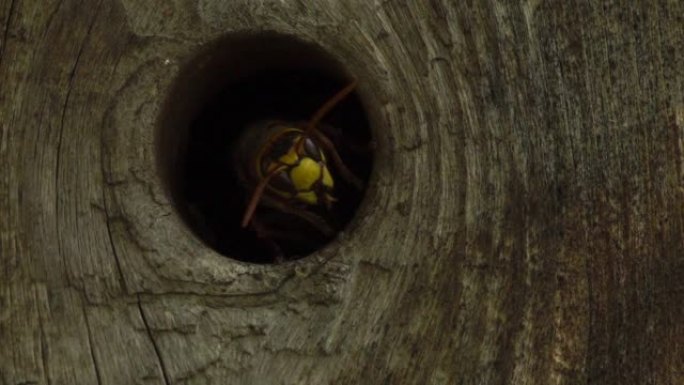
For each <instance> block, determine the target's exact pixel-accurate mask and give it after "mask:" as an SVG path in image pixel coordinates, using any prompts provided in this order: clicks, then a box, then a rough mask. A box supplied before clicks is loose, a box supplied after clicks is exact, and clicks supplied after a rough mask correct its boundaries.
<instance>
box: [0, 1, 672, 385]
mask: <svg viewBox="0 0 684 385" xmlns="http://www.w3.org/2000/svg"><path fill="white" fill-rule="evenodd" d="M469 3H471V4H469ZM682 15H684V3H683V2H681V1H667V0H662V1H646V0H644V1H633V2H620V3H616V2H603V1H593V0H592V1H587V2H581V3H579V4H575V3H574V2H569V1H538V0H529V1H507V2H504V1H475V2H467V1H447V0H430V1H428V0H424V1H423V0H420V1H419V0H413V1H408V0H395V1H371V0H316V1H304V0H282V1H277V0H234V1H222V0H174V1H161V0H93V1H90V0H88V1H85V0H82V1H76V0H59V1H58V0H40V1H38V0H23V1H22V0H0V384H2V385H9V384H53V385H54V384H96V383H97V384H142V383H145V384H167V385H168V384H243V385H247V384H254V385H257V384H259V385H261V384H266V385H269V384H292V385H295V384H339V385H341V384H350V385H351V384H430V385H447V384H585V383H589V384H616V385H617V384H620V385H622V384H663V385H664V384H682V383H684V306H682V304H683V303H684V258H683V257H682V256H683V255H684V242H683V241H684V239H683V236H682V231H683V230H684V215H683V214H684V206H683V202H684V197H683V191H684V190H683V184H684V166H683V159H684V156H683V155H682V153H683V151H684V150H683V144H682V143H683V139H682V137H684V23H683V22H682ZM260 31H271V32H275V33H278V34H283V35H289V36H294V37H296V38H298V39H301V40H303V41H307V42H313V43H315V44H316V45H318V46H320V47H322V49H324V50H325V51H326V52H328V53H330V54H331V55H333V56H334V57H335V58H337V60H339V61H340V62H341V63H342V64H343V65H344V66H345V68H346V69H347V70H348V71H349V72H350V73H352V74H353V75H354V76H355V77H356V78H357V79H358V80H359V86H358V89H359V94H360V95H361V97H362V99H363V101H364V104H365V107H366V109H367V110H368V113H369V117H370V120H371V123H372V126H373V132H374V140H375V142H376V143H377V152H376V163H375V169H374V172H373V175H372V177H371V182H370V187H369V191H368V194H367V197H366V200H365V202H364V203H363V205H362V208H361V210H360V211H359V214H358V217H357V219H356V220H355V221H354V222H353V224H352V225H351V227H350V228H349V229H347V231H345V233H344V234H343V235H342V236H340V238H339V239H338V240H337V241H335V242H334V243H333V244H331V245H330V246H329V247H327V248H325V249H323V250H322V251H320V252H318V253H316V254H314V255H312V256H311V257H308V258H305V259H302V260H299V261H297V262H294V263H286V264H280V265H249V264H245V263H241V262H236V261H233V260H231V259H229V258H226V257H224V256H221V255H219V254H217V253H216V252H214V251H213V250H212V249H210V248H209V247H207V246H205V245H204V244H203V243H202V242H201V241H200V240H198V239H197V238H196V237H195V236H194V235H193V234H192V232H191V231H190V230H189V229H188V228H187V226H186V225H185V223H184V222H183V220H182V219H181V218H180V216H179V215H178V213H177V211H176V210H175V209H174V207H173V201H172V199H171V198H170V196H169V194H168V192H167V188H166V187H165V185H164V183H163V178H164V176H163V175H162V174H163V173H162V172H160V167H161V166H160V162H162V160H160V155H159V151H158V147H159V143H158V135H159V133H160V132H162V130H165V129H168V127H167V126H165V123H164V122H167V121H168V117H169V116H174V117H177V118H178V120H177V121H176V124H177V125H178V127H183V125H184V124H187V123H188V122H187V121H186V120H187V119H189V118H190V117H191V115H192V114H191V112H192V111H191V110H192V108H196V107H197V103H199V102H198V100H199V99H197V98H201V97H202V95H200V94H197V93H193V92H192V90H191V89H190V91H188V93H187V95H186V94H184V93H182V89H183V88H182V87H181V88H178V85H179V84H181V83H182V82H181V81H180V80H179V79H180V78H181V75H182V74H184V73H185V74H190V75H188V76H191V77H192V76H199V77H200V79H199V80H198V81H202V79H201V74H202V73H203V71H206V70H207V69H206V67H205V64H207V63H209V62H211V57H212V56H211V55H212V52H214V53H215V54H219V53H218V51H212V49H214V48H216V47H220V45H216V44H218V43H216V42H220V41H222V39H224V38H225V37H226V36H229V35H231V34H240V33H255V32H260ZM200 52H205V53H206V54H205V55H206V56H201V55H200V56H198V55H199V53H200ZM225 54H228V55H230V54H233V53H230V52H229V53H225ZM234 54H235V55H238V54H239V53H237V52H236V53H234ZM197 57H200V58H202V57H205V58H206V59H207V62H203V61H202V60H199V61H198V60H195V59H196V58H197ZM192 66H194V67H192ZM193 74H195V75H193ZM196 74H199V75H196ZM204 80H205V81H206V80H207V79H204ZM209 80H211V79H209ZM179 82H181V83H179ZM210 83H211V82H210V81H207V82H206V84H210ZM187 84H189V85H188V87H191V84H190V83H187ZM202 84H204V83H202ZM179 90H181V91H179ZM172 92H174V93H178V92H181V93H180V94H174V95H171V93H172ZM183 98H187V100H188V104H187V108H188V110H187V111H184V110H183V108H184V107H183V104H182V103H181V104H178V103H176V104H174V106H176V107H175V109H173V110H171V109H169V104H168V103H169V100H172V99H173V100H176V101H178V100H182V99H183ZM200 102H201V100H200ZM169 114H170V115H169ZM183 119H186V120H183Z"/></svg>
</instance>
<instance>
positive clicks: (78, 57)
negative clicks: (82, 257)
mask: <svg viewBox="0 0 684 385" xmlns="http://www.w3.org/2000/svg"><path fill="white" fill-rule="evenodd" d="M101 5H102V1H100V2H99V3H98V5H97V8H96V9H95V13H94V15H93V19H92V20H91V21H90V24H89V26H88V31H87V32H86V34H85V36H84V37H83V41H81V44H80V46H79V49H78V53H77V54H76V60H74V65H73V66H72V68H71V72H70V73H69V81H68V83H67V92H66V97H65V98H64V104H63V105H62V115H61V118H60V127H59V136H58V139H57V154H56V159H55V213H57V218H58V220H57V221H55V223H56V232H57V241H58V242H60V240H61V239H62V234H61V233H62V232H61V226H60V223H59V213H60V205H59V199H60V194H59V191H60V188H59V172H60V163H61V159H62V142H63V139H64V126H65V122H66V113H67V108H68V106H69V100H70V99H71V92H72V91H73V88H74V78H75V77H76V71H77V70H78V65H79V63H80V61H81V56H82V55H83V51H84V50H85V46H86V44H87V43H88V41H89V39H90V36H91V33H92V31H93V27H94V26H95V21H97V16H98V15H99V13H100V6H101ZM57 253H58V255H59V257H60V259H61V260H62V261H63V260H64V256H63V253H62V248H61V246H60V245H58V247H57Z"/></svg>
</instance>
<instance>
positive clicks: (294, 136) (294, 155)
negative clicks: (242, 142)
mask: <svg viewBox="0 0 684 385" xmlns="http://www.w3.org/2000/svg"><path fill="white" fill-rule="evenodd" d="M302 133H303V131H302V130H300V129H297V128H288V129H285V130H283V131H281V132H279V133H277V134H275V135H274V139H273V141H272V142H271V143H270V145H269V146H266V147H268V148H265V149H264V150H263V151H262V152H261V153H260V154H259V156H258V158H257V170H258V174H259V175H260V177H262V178H263V177H264V176H265V175H267V174H270V173H271V172H273V171H275V170H277V169H281V171H279V172H278V173H277V174H276V175H275V176H274V177H273V178H272V179H271V181H270V182H269V184H268V188H269V190H270V191H273V192H274V193H276V194H278V195H279V196H281V197H284V198H294V199H297V200H299V201H300V202H303V203H306V204H308V205H319V204H325V205H329V204H330V203H332V202H333V201H334V200H335V199H334V198H333V196H332V195H331V193H332V190H333V187H334V181H333V178H332V175H331V174H330V171H329V170H328V166H327V164H326V159H325V154H324V153H323V151H322V150H321V148H320V147H318V146H317V145H316V143H315V142H314V141H313V140H312V139H311V138H305V137H303V136H302Z"/></svg>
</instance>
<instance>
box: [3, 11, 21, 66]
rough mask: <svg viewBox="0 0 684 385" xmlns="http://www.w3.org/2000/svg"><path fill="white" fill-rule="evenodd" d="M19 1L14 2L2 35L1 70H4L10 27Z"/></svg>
mask: <svg viewBox="0 0 684 385" xmlns="http://www.w3.org/2000/svg"><path fill="white" fill-rule="evenodd" d="M16 3H17V0H12V2H11V3H10V7H9V13H8V14H7V21H6V22H5V30H4V31H3V33H2V45H1V46H0V68H2V59H3V57H5V48H6V47H7V39H8V38H9V30H10V25H11V24H12V15H14V8H15V5H16Z"/></svg>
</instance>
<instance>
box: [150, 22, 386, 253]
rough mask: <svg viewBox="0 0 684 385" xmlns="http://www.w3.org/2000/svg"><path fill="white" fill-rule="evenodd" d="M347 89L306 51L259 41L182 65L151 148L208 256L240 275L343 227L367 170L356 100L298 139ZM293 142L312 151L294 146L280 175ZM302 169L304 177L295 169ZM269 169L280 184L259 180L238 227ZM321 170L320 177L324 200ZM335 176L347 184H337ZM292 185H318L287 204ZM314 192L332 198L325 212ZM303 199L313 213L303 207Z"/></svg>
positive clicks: (317, 244) (293, 43)
mask: <svg viewBox="0 0 684 385" xmlns="http://www.w3.org/2000/svg"><path fill="white" fill-rule="evenodd" d="M353 79H354V78H353V76H351V75H350V74H348V73H347V72H346V71H345V70H344V68H343V67H342V66H341V64H340V63H339V62H338V61H336V60H335V59H334V58H333V56H332V55H330V54H328V53H326V52H324V51H323V50H322V49H321V48H319V47H318V46H316V45H314V44H312V43H307V42H304V41H302V40H299V39H296V38H294V37H291V36H284V35H278V34H270V33H269V34H264V33H262V34H257V35H253V34H245V35H234V36H230V37H228V38H226V39H224V40H222V41H220V42H217V43H216V44H214V45H212V46H211V47H209V48H208V49H206V50H205V51H204V52H202V53H200V54H199V55H197V56H196V57H195V58H194V59H193V60H192V61H191V62H189V63H188V64H187V65H185V67H184V68H183V70H182V71H181V74H180V76H179V78H178V79H177V80H176V81H175V85H174V87H173V90H172V93H171V96H170V97H169V100H168V101H167V104H166V107H165V109H164V111H163V115H162V119H161V120H160V127H159V132H158V135H157V139H158V146H159V154H158V155H159V156H158V159H159V168H160V172H161V175H162V178H163V180H164V181H165V183H166V185H167V188H168V190H169V193H170V194H171V197H172V199H173V201H174V204H175V206H176V208H177V211H178V212H179V214H180V215H181V217H182V218H183V219H184V221H185V222H186V223H187V225H188V226H189V227H190V228H191V229H192V231H193V232H194V233H195V234H196V235H197V236H198V237H199V238H201V239H202V240H203V241H204V242H205V243H206V244H207V245H209V246H211V247H212V248H214V249H215V250H216V251H218V252H219V253H221V254H223V255H226V256H229V257H231V258H235V259H238V260H242V261H246V262H252V263H273V262H281V261H286V260H293V259H297V258H301V257H304V256H306V255H308V254H311V253H312V252H314V251H316V250H318V249H320V248H321V247H323V246H324V245H326V244H327V243H329V242H330V241H331V240H332V239H334V237H335V235H336V234H337V233H338V232H339V231H340V230H342V229H344V228H345V227H346V226H347V224H348V223H349V221H350V220H351V219H352V217H353V216H354V213H355V211H356V209H357V208H358V206H359V204H360V202H361V200H362V198H363V195H364V188H365V187H363V186H366V185H367V182H368V177H369V175H370V170H371V168H372V164H371V163H372V152H371V146H370V143H371V132H370V128H369V123H368V119H367V116H366V113H365V111H364V109H363V106H362V103H361V100H360V98H359V96H358V94H357V93H356V92H355V91H352V92H351V93H350V94H348V95H347V96H346V97H344V98H343V99H342V100H341V101H340V102H339V103H337V104H336V105H335V107H334V108H333V109H332V110H330V111H329V113H327V114H325V115H324V117H323V118H322V120H321V121H320V124H318V125H316V126H315V130H316V132H315V133H314V134H315V135H310V136H306V135H304V134H303V133H302V131H298V130H303V129H305V127H306V126H307V122H309V121H310V120H311V118H312V116H313V115H314V113H315V112H316V111H317V110H318V109H319V108H321V106H323V105H324V104H325V103H326V102H327V101H329V100H330V99H331V98H332V97H333V96H334V95H336V94H337V93H338V92H340V90H342V89H344V88H345V87H347V86H348V85H350V84H351V83H352V81H353ZM292 129H294V130H292ZM286 131H287V132H288V133H285V132H286ZM304 138H311V139H312V140H313V144H314V146H313V149H312V150H311V151H309V150H307V149H306V148H305V147H306V146H303V145H300V146H298V147H296V148H295V150H294V151H295V154H297V159H296V160H295V161H294V162H292V161H290V160H288V161H286V162H285V163H283V159H284V158H282V157H280V155H282V154H285V153H287V152H288V151H292V150H293V147H292V144H293V143H297V144H304V143H305V142H306V141H305V140H304ZM325 138H327V139H329V141H330V143H332V148H330V146H326V145H325V143H324V142H325ZM307 144H309V143H307ZM333 149H334V150H335V151H336V152H337V153H338V154H339V159H341V161H342V162H341V163H342V165H340V164H339V163H338V162H335V156H334V154H333V152H334V151H333ZM259 151H262V152H261V154H262V155H261V157H260V158H259V159H261V163H262V166H261V168H259V167H260V166H259V165H257V163H259V162H258V161H256V160H255V159H257V158H258V156H257V155H256V154H258V153H259ZM318 151H322V154H323V155H322V156H320V152H318ZM304 158H309V159H307V160H306V161H304V160H303V159H304ZM311 160H313V161H314V163H311V162H310V161H311ZM307 162H308V163H307ZM305 163H306V164H307V165H308V166H307V167H308V168H303V167H300V166H302V165H303V164H305ZM312 164H313V165H314V167H313V168H312V166H311V165H312ZM278 167H279V170H282V172H277V173H276V174H274V175H275V176H273V178H272V179H270V180H269V182H268V183H267V185H266V188H265V189H264V190H263V194H262V196H261V198H260V199H258V200H257V201H258V204H257V206H256V207H257V208H256V211H255V212H254V215H253V216H252V217H251V218H249V223H248V225H247V226H246V227H243V226H242V222H243V219H244V216H245V212H246V209H247V206H248V203H249V202H250V200H251V199H253V198H254V197H253V194H254V193H255V190H256V189H257V186H258V183H259V181H261V180H262V179H263V178H264V177H265V175H268V171H270V170H273V169H274V168H278ZM322 167H325V168H326V169H328V170H329V171H330V174H331V176H332V179H333V187H332V190H331V191H330V186H329V185H330V183H329V181H328V182H326V183H324V178H323V177H322V176H323V174H324V171H323V168H322ZM344 167H346V168H347V169H348V170H349V171H350V172H351V173H350V174H352V176H353V177H349V176H347V177H345V176H346V175H348V174H346V173H343V172H342V171H343V168H344ZM295 168H297V169H298V171H294V170H295ZM257 171H258V172H257ZM259 172H261V173H260V174H259ZM283 172H284V175H283ZM293 173H305V174H306V175H309V176H311V175H318V176H319V177H318V178H317V179H316V181H315V182H314V185H313V187H312V188H311V189H310V190H307V191H309V192H307V191H304V192H305V193H306V194H302V195H300V196H299V198H298V197H296V196H295V197H293V195H294V194H296V191H298V189H299V191H302V186H303V185H302V184H301V183H300V184H299V185H298V187H295V189H292V187H293V185H294V184H296V183H294V182H293V180H295V179H296V178H295V177H294V175H295V174H293ZM311 173H313V174H311ZM316 173H318V174H316ZM281 177H284V178H282V179H283V180H277V179H280V178H281ZM354 177H355V178H357V179H358V180H360V181H361V188H359V187H357V186H358V183H354ZM304 179H305V180H306V178H304ZM297 180H299V179H297ZM293 183H294V184H293ZM326 189H327V190H326ZM304 190H306V189H304ZM324 190H326V191H328V192H330V194H328V195H329V196H331V197H332V198H331V199H330V201H329V202H328V203H329V204H328V205H325V204H322V201H324V200H328V198H327V197H326V195H325V193H324ZM312 192H313V194H314V195H315V196H316V199H315V200H316V201H317V203H316V204H311V203H305V202H304V200H307V199H309V200H311V197H312V195H311V193H312ZM305 195H306V197H305ZM333 200H334V202H333ZM326 206H327V207H326Z"/></svg>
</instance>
